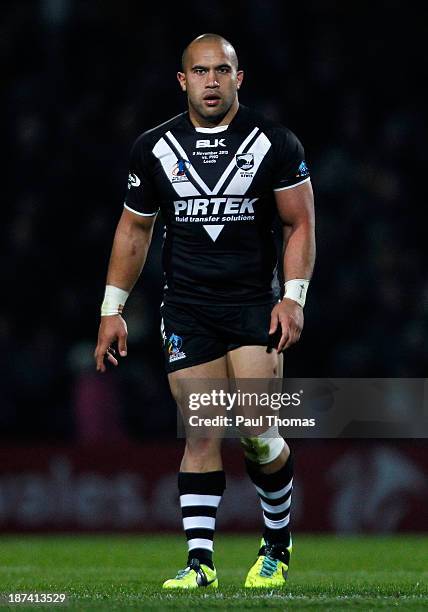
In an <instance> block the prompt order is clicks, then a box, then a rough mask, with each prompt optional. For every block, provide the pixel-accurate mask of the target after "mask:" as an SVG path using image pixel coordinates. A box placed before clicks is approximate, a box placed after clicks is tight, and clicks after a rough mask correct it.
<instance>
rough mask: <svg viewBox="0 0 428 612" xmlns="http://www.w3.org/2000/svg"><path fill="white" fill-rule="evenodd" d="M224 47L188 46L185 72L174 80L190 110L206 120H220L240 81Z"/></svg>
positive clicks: (208, 44)
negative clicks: (185, 95) (179, 86)
mask: <svg viewBox="0 0 428 612" xmlns="http://www.w3.org/2000/svg"><path fill="white" fill-rule="evenodd" d="M243 76H244V74H243V72H242V70H237V68H236V65H235V63H234V61H233V56H232V54H231V52H230V50H229V47H228V46H227V45H223V44H222V43H221V42H217V41H207V42H201V43H195V44H193V45H191V46H190V47H189V49H188V52H187V61H186V66H185V72H179V73H178V74H177V78H178V80H179V82H180V85H181V88H182V90H183V91H185V92H186V93H187V98H188V102H189V107H190V109H191V110H193V112H194V113H196V115H198V116H199V117H200V118H201V119H203V120H205V121H210V122H215V121H220V120H221V119H222V118H223V117H224V116H225V115H226V114H227V112H228V111H229V109H230V107H231V106H232V104H233V102H234V101H235V100H237V90H238V89H239V87H240V85H241V83H242V79H243Z"/></svg>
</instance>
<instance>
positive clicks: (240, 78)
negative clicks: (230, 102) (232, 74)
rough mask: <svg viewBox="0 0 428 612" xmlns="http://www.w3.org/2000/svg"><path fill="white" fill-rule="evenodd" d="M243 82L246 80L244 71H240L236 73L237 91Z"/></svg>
mask: <svg viewBox="0 0 428 612" xmlns="http://www.w3.org/2000/svg"><path fill="white" fill-rule="evenodd" d="M243 80H244V71H243V70H238V72H237V73H236V81H237V85H236V88H237V89H239V88H240V87H241V85H242V81H243Z"/></svg>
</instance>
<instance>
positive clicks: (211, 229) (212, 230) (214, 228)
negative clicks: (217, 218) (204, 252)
mask: <svg viewBox="0 0 428 612" xmlns="http://www.w3.org/2000/svg"><path fill="white" fill-rule="evenodd" d="M202 227H203V228H204V230H205V231H206V232H207V234H208V236H209V237H210V238H211V240H212V241H213V242H215V241H216V240H217V238H218V237H219V235H220V232H221V230H222V229H223V228H224V225H203V226H202Z"/></svg>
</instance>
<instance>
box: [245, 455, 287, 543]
mask: <svg viewBox="0 0 428 612" xmlns="http://www.w3.org/2000/svg"><path fill="white" fill-rule="evenodd" d="M246 467H247V472H248V475H249V477H250V478H251V480H252V482H253V484H254V486H255V487H256V490H257V493H258V495H259V498H260V504H261V507H262V510H263V520H264V524H265V529H264V533H263V537H264V539H265V541H266V542H268V543H270V544H285V545H286V546H288V545H289V544H290V531H289V521H290V506H291V493H292V490H293V458H292V456H291V454H290V456H289V457H288V460H287V462H286V463H285V464H284V465H283V467H282V468H280V469H279V470H278V471H277V472H274V473H273V474H263V473H262V472H260V470H259V469H258V465H257V464H255V463H252V462H250V461H248V460H246Z"/></svg>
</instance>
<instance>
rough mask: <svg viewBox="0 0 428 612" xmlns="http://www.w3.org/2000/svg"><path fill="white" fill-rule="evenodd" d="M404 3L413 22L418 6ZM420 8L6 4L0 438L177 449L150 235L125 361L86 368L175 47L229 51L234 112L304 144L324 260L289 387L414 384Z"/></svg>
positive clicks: (421, 162)
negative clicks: (167, 443)
mask: <svg viewBox="0 0 428 612" xmlns="http://www.w3.org/2000/svg"><path fill="white" fill-rule="evenodd" d="M412 7H413V8H412ZM416 7H417V4H416V3H405V2H400V1H395V0H391V1H386V0H385V1H383V2H379V1H376V0H374V1H373V2H370V3H357V2H351V3H344V2H339V1H332V0H321V1H316V0H309V1H306V2H304V3H295V2H289V1H283V2H281V1H279V0H271V1H269V2H263V1H257V0H247V1H246V2H245V3H241V2H221V1H220V0H210V1H209V2H202V1H200V2H194V1H189V2H185V3H176V4H174V5H173V4H171V5H169V4H168V5H164V4H162V5H153V3H145V2H140V1H138V0H123V1H120V2H119V1H118V0H102V1H101V0H41V1H37V0H33V1H29V2H24V1H14V2H11V1H4V2H3V3H2V18H1V23H0V53H1V67H2V83H3V87H2V98H1V110H2V116H3V119H4V121H3V123H4V136H3V139H4V140H3V143H4V145H3V154H4V158H3V159H4V161H3V164H2V166H3V170H4V175H3V178H2V185H3V213H2V228H3V231H2V236H3V238H2V240H1V244H0V260H1V264H2V266H1V267H2V277H3V281H2V283H3V290H2V296H3V297H2V300H1V306H0V337H1V341H2V350H1V354H0V355H1V356H0V360H1V364H0V372H1V379H2V393H1V410H0V432H1V437H2V439H3V440H8V441H19V442H21V441H35V440H37V441H46V442H52V441H53V442H57V443H63V442H66V443H67V442H72V441H82V440H83V441H93V440H99V439H103V440H109V441H112V440H116V439H117V440H120V439H122V438H123V439H132V440H136V441H138V440H144V439H146V438H148V437H152V436H157V437H158V438H159V437H171V438H173V437H175V435H176V429H175V422H176V413H175V407H174V404H173V402H172V400H171V398H170V396H169V392H168V387H167V380H166V377H165V374H164V371H163V360H162V354H161V350H160V339H159V304H160V300H161V293H160V292H161V273H160V250H161V244H162V224H161V220H159V221H158V222H157V228H156V232H155V236H154V239H153V243H152V247H151V252H150V257H149V262H148V265H147V267H146V269H145V271H144V273H143V275H142V278H141V280H140V282H139V283H138V285H137V287H136V289H135V290H134V292H133V294H132V296H131V298H130V300H129V302H128V305H127V308H126V320H127V322H128V326H129V332H130V337H129V354H128V357H127V358H126V360H125V361H124V362H122V363H121V364H120V367H119V368H118V369H117V370H115V371H114V372H109V373H108V374H107V375H105V376H101V375H97V374H96V373H95V370H94V364H93V359H92V354H93V350H94V347H95V343H96V336H97V330H98V323H99V307H100V303H101V300H102V297H103V290H104V285H105V274H106V268H107V263H108V257H109V253H110V248H111V244H112V239H113V234H114V229H115V226H116V224H117V221H118V219H119V216H120V214H121V209H122V202H123V198H124V194H125V191H126V185H127V173H128V171H127V165H128V156H129V151H130V148H131V146H132V143H133V141H134V140H135V138H136V137H137V136H138V135H139V134H140V133H141V132H142V131H144V130H146V129H149V128H150V127H153V126H155V125H157V124H159V123H161V122H163V121H165V120H166V119H168V118H169V117H172V116H174V115H175V114H177V113H179V112H181V111H182V110H184V109H185V107H186V100H185V98H184V97H183V96H182V94H181V93H180V91H179V88H178V85H177V82H176V79H175V73H176V71H177V69H178V68H179V61H180V57H181V52H182V50H183V48H184V46H186V44H187V43H188V42H189V41H190V40H192V39H193V38H194V37H195V36H197V35H199V34H201V33H203V32H207V31H209V32H216V33H220V34H222V35H224V36H225V37H226V38H228V39H229V40H230V41H231V42H232V43H233V44H234V45H235V47H236V49H237V52H238V56H239V59H240V63H241V67H242V68H243V69H244V70H245V73H246V80H245V84H244V87H243V88H242V90H241V92H242V93H241V95H240V99H241V102H243V103H244V104H247V105H248V106H252V107H254V108H256V109H258V110H260V111H262V112H264V113H266V114H267V115H269V116H270V117H272V118H276V119H278V120H280V121H281V122H283V123H284V124H286V125H287V126H288V127H289V128H291V129H292V130H293V131H294V132H295V133H296V134H297V135H298V136H299V138H300V139H301V140H302V142H303V143H304V145H305V149H306V158H307V162H308V165H309V167H310V170H311V175H312V180H313V186H314V191H315V195H316V208H317V223H318V229H317V239H318V257H317V264H316V269H315V274H314V278H313V282H312V283H311V287H310V291H309V297H308V303H307V307H306V308H305V315H306V324H305V330H304V334H303V336H302V340H301V342H300V344H299V345H298V346H296V347H294V348H292V349H291V350H290V351H289V353H288V354H287V355H286V370H285V372H286V375H288V376H299V377H423V376H425V374H426V370H425V366H426V357H427V349H426V338H427V332H428V330H427V316H426V314H427V298H428V277H427V275H426V269H427V250H426V248H424V247H425V245H426V237H425V235H426V225H425V222H426V211H425V202H424V198H425V193H424V188H423V185H424V183H423V180H424V179H423V176H424V170H425V156H426V149H425V143H426V129H425V128H426V124H425V117H424V114H425V113H424V111H425V109H426V107H425V104H424V102H423V99H422V97H421V95H420V94H421V90H422V89H423V86H421V83H423V78H424V77H423V74H424V73H426V53H425V50H424V45H425V40H426V34H427V32H426V29H427V25H426V24H427V20H426V19H424V18H423V15H421V14H417V13H415V10H416Z"/></svg>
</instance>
